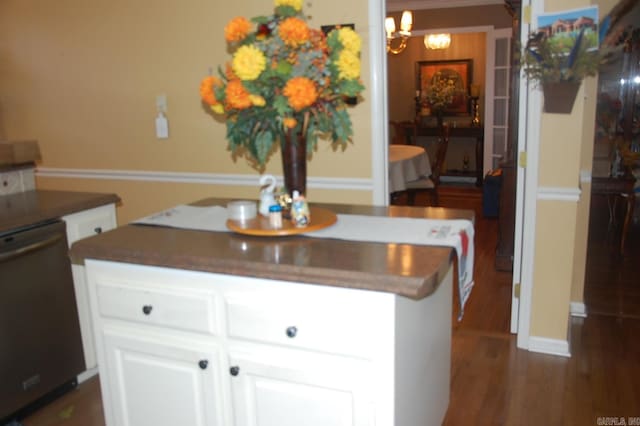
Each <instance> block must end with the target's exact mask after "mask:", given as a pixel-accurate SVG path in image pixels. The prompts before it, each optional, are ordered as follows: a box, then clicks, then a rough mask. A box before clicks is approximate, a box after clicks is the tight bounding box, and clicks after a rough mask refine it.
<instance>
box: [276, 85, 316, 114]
mask: <svg viewBox="0 0 640 426" xmlns="http://www.w3.org/2000/svg"><path fill="white" fill-rule="evenodd" d="M282 93H283V94H284V95H285V96H286V97H287V98H288V100H289V105H291V107H292V108H293V109H294V110H296V111H300V110H301V109H303V108H306V107H308V106H310V105H313V103H314V102H315V101H316V99H318V90H317V89H316V85H315V83H314V82H313V81H312V80H310V79H308V78H307V77H294V78H292V79H291V80H289V81H287V84H286V85H285V86H284V90H283V91H282Z"/></svg>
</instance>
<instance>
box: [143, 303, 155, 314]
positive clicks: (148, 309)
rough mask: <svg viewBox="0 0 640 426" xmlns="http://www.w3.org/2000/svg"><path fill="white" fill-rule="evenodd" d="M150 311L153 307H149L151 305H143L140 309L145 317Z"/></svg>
mask: <svg viewBox="0 0 640 426" xmlns="http://www.w3.org/2000/svg"><path fill="white" fill-rule="evenodd" d="M151 310H153V306H151V305H144V306H143V307H142V312H143V313H144V314H145V315H149V314H150V313H151Z"/></svg>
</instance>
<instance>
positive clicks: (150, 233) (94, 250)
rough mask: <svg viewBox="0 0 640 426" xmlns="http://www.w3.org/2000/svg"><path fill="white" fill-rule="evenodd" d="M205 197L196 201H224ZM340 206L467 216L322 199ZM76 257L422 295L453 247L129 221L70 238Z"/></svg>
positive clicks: (457, 215)
mask: <svg viewBox="0 0 640 426" xmlns="http://www.w3.org/2000/svg"><path fill="white" fill-rule="evenodd" d="M227 201H228V200H223V199H206V200H201V201H199V202H197V203H194V205H225V204H226V202H227ZM319 205H320V206H322V207H325V208H330V209H332V210H333V211H334V212H336V213H345V214H347V213H351V214H369V215H378V216H380V215H382V216H391V217H418V218H423V217H426V218H432V219H469V220H473V212H472V211H468V210H453V209H443V208H416V207H396V206H392V207H367V206H347V205H338V204H319ZM71 257H72V259H73V260H74V262H76V263H81V262H82V261H83V259H100V260H112V261H118V262H126V263H136V264H141V265H152V266H165V267H170V268H179V269H187V270H195V271H205V272H214V273H221V274H229V275H240V276H246V277H260V278H267V279H278V280H285V281H295V282H304V283H313V284H322V285H330V286H340V287H349V288H358V289H369V290H376V291H385V292H391V293H396V294H399V295H403V296H406V297H410V298H413V299H420V298H423V297H426V296H428V295H429V294H431V293H432V292H433V291H434V290H435V288H437V286H438V284H439V283H440V281H441V280H442V279H443V278H444V275H445V274H446V272H447V271H448V268H449V264H450V262H451V261H452V259H453V251H452V249H450V248H442V247H430V246H417V245H409V244H389V243H368V242H355V241H343V240H332V239H321V238H311V237H305V236H287V237H253V236H246V235H240V234H235V233H232V232H210V231H194V230H186V229H175V228H165V227H157V226H147V225H127V226H122V227H119V228H117V229H114V230H112V231H108V232H105V233H102V234H100V235H96V236H93V237H90V238H87V239H84V240H81V241H78V242H76V243H75V244H73V246H72V248H71Z"/></svg>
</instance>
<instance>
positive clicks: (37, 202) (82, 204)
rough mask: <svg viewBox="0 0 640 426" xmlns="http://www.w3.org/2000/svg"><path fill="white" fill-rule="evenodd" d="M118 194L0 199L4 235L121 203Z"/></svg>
mask: <svg viewBox="0 0 640 426" xmlns="http://www.w3.org/2000/svg"><path fill="white" fill-rule="evenodd" d="M119 201H120V198H119V197H118V196H117V195H115V194H100V193H91V192H71V191H40V190H35V191H26V192H21V193H17V194H11V195H4V196H1V197H0V232H4V231H9V230H12V229H16V228H21V227H23V226H28V225H32V224H35V223H39V222H43V221H47V220H50V219H55V218H59V217H61V216H65V215H68V214H71V213H76V212H79V211H82V210H88V209H92V208H94V207H99V206H103V205H106V204H111V203H117V202H119Z"/></svg>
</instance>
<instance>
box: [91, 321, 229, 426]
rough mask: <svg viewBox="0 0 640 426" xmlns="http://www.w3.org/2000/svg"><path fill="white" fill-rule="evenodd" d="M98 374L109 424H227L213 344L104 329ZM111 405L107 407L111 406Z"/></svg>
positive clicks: (215, 351) (216, 354)
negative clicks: (103, 356)
mask: <svg viewBox="0 0 640 426" xmlns="http://www.w3.org/2000/svg"><path fill="white" fill-rule="evenodd" d="M104 351H105V354H106V363H107V368H105V369H102V370H101V371H102V372H106V373H107V374H108V376H107V377H101V380H106V383H104V384H103V392H104V393H105V398H108V399H109V401H110V403H107V404H105V409H106V410H105V411H106V413H107V415H106V418H107V424H108V425H109V426H116V425H117V426H147V425H148V426H176V425H189V426H205V425H206V426H216V425H228V424H230V423H229V421H227V418H226V416H225V413H224V411H223V410H224V408H223V406H224V405H223V403H222V389H221V383H220V380H219V379H220V377H219V372H220V371H221V366H220V355H219V351H218V349H217V348H215V347H211V346H203V345H198V344H193V342H186V341H182V340H179V341H178V340H174V341H172V338H169V336H167V337H162V336H161V337H160V338H157V337H156V338H153V337H152V336H149V335H148V334H147V335H140V336H138V335H136V334H129V333H122V332H121V331H113V330H108V331H105V333H104ZM109 407H110V409H109Z"/></svg>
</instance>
